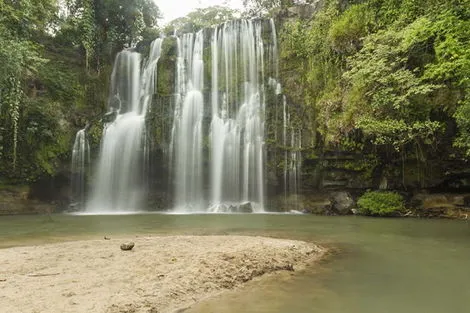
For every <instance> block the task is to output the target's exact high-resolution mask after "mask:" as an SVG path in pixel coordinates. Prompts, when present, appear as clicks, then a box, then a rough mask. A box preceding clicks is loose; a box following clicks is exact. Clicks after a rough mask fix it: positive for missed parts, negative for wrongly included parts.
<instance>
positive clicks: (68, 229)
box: [0, 214, 470, 313]
mask: <svg viewBox="0 0 470 313" xmlns="http://www.w3.org/2000/svg"><path fill="white" fill-rule="evenodd" d="M131 234H132V235H139V234H160V235H174V234H188V235H189V234H191V235H210V234H217V235H221V234H243V235H264V236H274V237H280V238H291V239H301V240H307V241H313V242H316V243H320V244H324V245H328V246H331V247H333V248H334V250H335V251H337V252H336V253H335V254H334V255H332V256H330V257H329V258H328V259H327V260H325V261H323V262H321V263H320V264H318V265H316V266H314V267H312V268H311V269H310V270H307V271H305V272H302V273H299V274H296V275H293V276H291V275H290V274H286V275H281V276H279V277H274V278H269V279H266V280H261V281H259V282H253V283H250V284H248V286H246V287H245V288H242V289H241V290H238V291H237V292H228V293H226V294H224V295H221V296H219V297H216V298H215V299H212V300H208V301H205V302H203V303H201V304H200V305H197V306H195V307H193V308H190V309H189V310H187V312H188V313H196V312H197V313H202V312H204V313H210V312H218V313H224V312H233V313H235V312H283V313H284V312H286V313H291V312H292V313H296V312H299V313H300V312H302V313H303V312H322V313H340V312H342V313H385V312H393V313H398V312H399V313H407V312H410V313H411V312H413V313H421V312H422V313H443V312H454V313H457V312H462V313H466V312H470V224H469V223H467V222H465V221H452V220H424V219H423V220H420V219H375V218H363V217H318V216H311V215H271V214H259V215H250V214H240V215H164V214H139V215H118V216H98V215H97V216H72V215H53V216H52V217H50V218H49V217H48V216H2V217H0V239H1V240H0V248H7V247H11V246H16V245H31V244H41V243H46V242H56V241H65V240H76V239H87V238H103V236H110V237H112V236H125V235H131ZM0 253H1V250H0Z"/></svg>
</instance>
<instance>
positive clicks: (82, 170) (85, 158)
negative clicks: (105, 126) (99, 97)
mask: <svg viewBox="0 0 470 313" xmlns="http://www.w3.org/2000/svg"><path fill="white" fill-rule="evenodd" d="M89 162H90V144H89V142H88V139H87V135H86V128H84V129H81V130H79V131H78V132H77V134H76V136H75V142H74V144H73V149H72V168H71V172H72V179H71V180H72V186H71V188H72V197H71V198H72V199H71V200H72V204H73V205H74V206H75V207H76V206H78V208H80V209H81V208H82V206H84V204H85V201H86V181H85V177H86V168H87V166H88V164H89Z"/></svg>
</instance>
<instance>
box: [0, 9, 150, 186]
mask: <svg viewBox="0 0 470 313" xmlns="http://www.w3.org/2000/svg"><path fill="white" fill-rule="evenodd" d="M61 5H62V6H63V5H65V7H62V10H61V12H60V14H58V13H59V12H58V11H59V10H58V1H55V0H22V1H10V0H0V12H1V13H0V60H1V63H2V64H1V66H0V177H2V179H3V180H5V181H8V182H10V183H21V182H25V181H35V180H37V179H39V178H40V177H42V176H44V175H54V174H56V172H57V171H58V170H60V169H61V168H63V167H64V165H65V167H68V164H69V162H70V155H69V154H70V152H69V151H70V147H71V144H72V142H73V137H74V134H75V132H76V130H77V129H79V128H83V127H84V126H85V124H86V123H87V122H88V121H90V120H91V119H93V118H94V117H96V116H99V115H101V114H102V111H103V110H104V108H105V105H106V98H107V89H108V88H107V84H108V79H109V76H110V68H111V66H112V61H113V58H114V54H115V53H116V52H117V51H118V50H120V49H122V47H123V46H125V45H131V44H134V43H135V42H137V41H138V40H140V39H142V38H144V37H145V38H147V37H150V36H153V38H155V37H156V36H155V33H156V27H157V25H156V19H157V18H158V17H159V11H158V8H157V6H156V5H155V3H154V2H153V1H152V0H132V1H124V0H104V1H94V0H82V1H75V0H67V1H61ZM63 9H66V10H63ZM153 38H152V39H153Z"/></svg>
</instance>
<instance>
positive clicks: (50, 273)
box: [0, 236, 326, 313]
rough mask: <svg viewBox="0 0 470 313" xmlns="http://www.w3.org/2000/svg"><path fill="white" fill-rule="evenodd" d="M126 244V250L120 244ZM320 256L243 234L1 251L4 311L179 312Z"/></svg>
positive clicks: (310, 247) (316, 250)
mask: <svg viewBox="0 0 470 313" xmlns="http://www.w3.org/2000/svg"><path fill="white" fill-rule="evenodd" d="M129 239H131V240H132V241H133V242H134V243H135V247H134V249H133V250H132V251H121V250H120V244H121V243H122V242H123V241H126V240H129ZM325 252H326V250H325V249H324V248H321V247H319V246H316V245H314V244H311V243H307V242H302V241H295V240H283V239H273V238H266V237H249V236H168V237H135V238H130V237H127V238H111V239H110V240H105V239H103V240H87V241H74V242H66V243H57V244H47V245H38V246H29V247H14V248H8V249H2V250H1V254H0V264H2V267H1V268H0V302H1V303H2V310H5V312H10V313H14V312H22V313H24V312H88V313H90V312H91V313H93V312H96V313H98V312H100V313H101V312H108V313H118V312H159V313H163V312H177V311H179V310H182V309H184V308H187V307H190V306H191V305H193V304H195V303H197V302H198V301H201V300H202V299H206V298H209V297H212V296H214V295H216V294H220V293H221V292H223V291H224V290H230V289H234V288H237V287H239V286H241V285H242V284H243V283H245V282H247V281H250V280H252V279H256V278H258V277H260V276H262V275H265V274H270V273H275V272H277V271H286V270H287V271H298V270H301V269H303V268H305V266H307V265H309V264H312V263H313V262H315V261H317V260H319V259H320V258H321V257H322V256H323V255H324V254H325Z"/></svg>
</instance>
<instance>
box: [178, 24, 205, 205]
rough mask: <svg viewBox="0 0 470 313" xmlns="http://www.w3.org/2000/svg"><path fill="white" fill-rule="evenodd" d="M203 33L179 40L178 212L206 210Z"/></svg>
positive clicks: (188, 35)
mask: <svg viewBox="0 0 470 313" xmlns="http://www.w3.org/2000/svg"><path fill="white" fill-rule="evenodd" d="M203 43H204V38H203V32H202V31H200V32H198V33H197V34H196V35H195V36H194V35H193V34H185V35H184V36H183V38H182V40H180V39H179V38H178V40H177V50H178V56H177V64H176V71H177V75H176V77H177V78H176V79H177V81H176V105H175V113H174V122H173V131H172V133H173V135H172V137H173V138H172V144H171V146H172V149H173V150H174V152H173V153H172V155H174V156H175V160H174V166H175V171H174V172H175V175H176V176H175V208H176V210H177V211H182V212H188V211H189V212H191V211H201V210H202V209H203V193H202V190H203V189H202V183H203V178H202V173H203V170H202V166H203V158H202V144H203V142H202V140H203V129H202V118H203V114H204V96H203V93H202V92H203V88H204V75H203V74H204V62H203Z"/></svg>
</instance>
